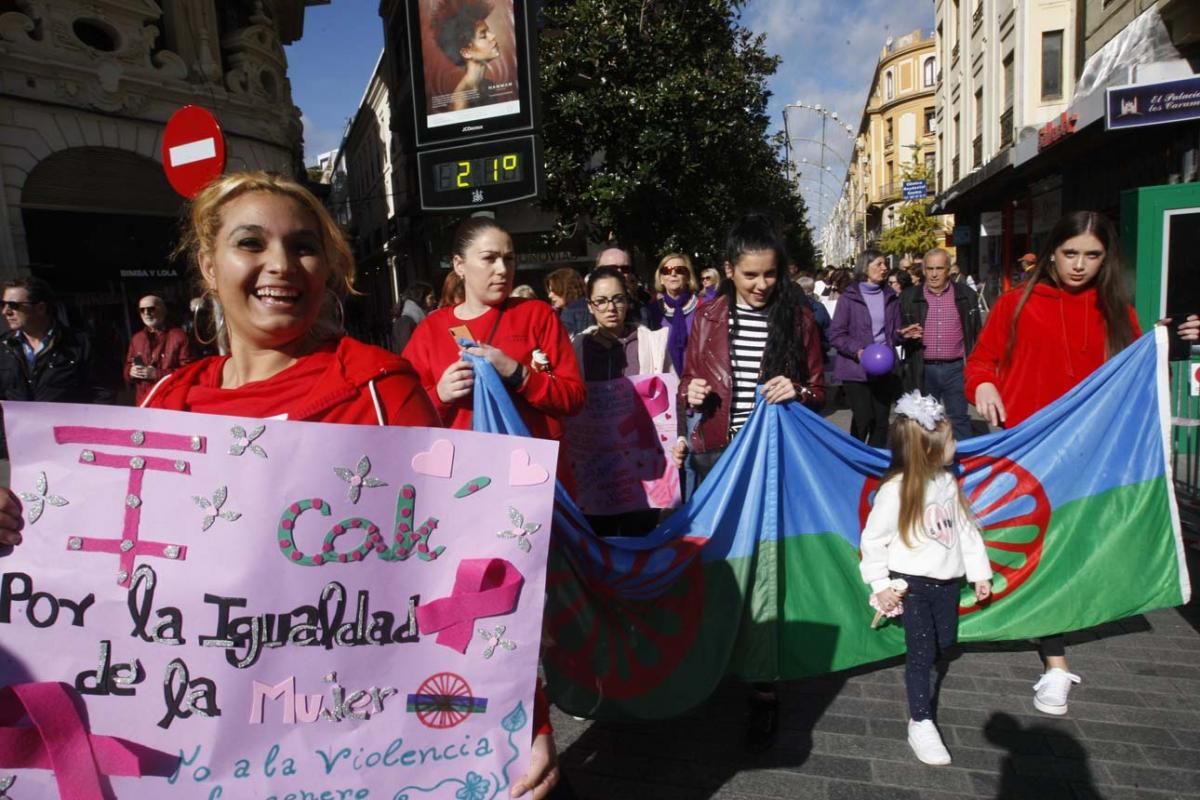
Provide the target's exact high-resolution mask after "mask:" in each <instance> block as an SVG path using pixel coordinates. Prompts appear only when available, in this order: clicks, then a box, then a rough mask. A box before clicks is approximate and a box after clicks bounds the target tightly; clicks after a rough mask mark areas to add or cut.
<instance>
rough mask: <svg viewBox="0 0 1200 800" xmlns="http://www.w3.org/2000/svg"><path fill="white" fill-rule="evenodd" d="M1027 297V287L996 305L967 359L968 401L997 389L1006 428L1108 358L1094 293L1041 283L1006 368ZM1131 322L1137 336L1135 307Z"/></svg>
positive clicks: (1064, 392)
mask: <svg viewBox="0 0 1200 800" xmlns="http://www.w3.org/2000/svg"><path fill="white" fill-rule="evenodd" d="M1024 291H1025V287H1023V286H1022V287H1019V288H1016V289H1013V290H1012V291H1010V292H1008V293H1006V294H1005V295H1003V296H1002V297H1001V298H1000V299H999V300H997V301H996V304H995V305H994V306H993V307H992V313H991V314H990V315H989V316H988V321H987V324H986V325H984V326H983V332H982V333H980V334H979V341H978V342H976V344H975V349H974V350H972V351H971V355H970V356H969V357H968V358H967V366H966V373H965V375H964V377H965V381H966V388H967V399H969V400H970V401H971V402H972V403H974V402H975V392H976V391H977V390H978V389H979V385H980V384H983V383H993V384H995V385H996V388H997V389H998V390H999V391H1000V399H1001V400H1002V401H1003V402H1004V410H1005V412H1006V413H1007V420H1006V421H1005V423H1004V424H1005V427H1008V428H1011V427H1013V426H1014V425H1018V424H1020V423H1021V422H1023V421H1024V420H1026V419H1028V418H1029V417H1030V416H1032V415H1033V414H1035V413H1036V412H1038V411H1040V410H1042V409H1043V408H1045V407H1046V406H1048V405H1050V404H1051V403H1053V402H1054V401H1055V400H1057V399H1058V398H1060V397H1062V396H1063V395H1064V394H1066V393H1067V392H1068V391H1070V390H1071V389H1072V388H1074V387H1075V385H1076V384H1077V383H1079V382H1080V381H1082V380H1083V379H1084V378H1086V377H1087V376H1088V375H1091V374H1092V373H1093V372H1095V371H1096V369H1097V368H1098V367H1099V366H1100V365H1101V364H1103V363H1104V362H1105V360H1106V359H1107V357H1108V354H1107V353H1106V352H1105V347H1106V342H1105V331H1106V329H1105V325H1104V318H1103V316H1101V313H1100V309H1099V307H1098V306H1097V305H1096V296H1097V293H1096V289H1095V287H1091V288H1088V289H1084V290H1083V291H1081V292H1068V291H1064V290H1063V289H1059V288H1058V287H1055V286H1051V285H1049V284H1045V283H1041V284H1038V285H1037V286H1035V287H1033V293H1032V294H1030V295H1029V302H1027V303H1026V304H1025V307H1024V308H1022V309H1021V317H1020V320H1019V321H1018V323H1017V339H1016V342H1015V343H1014V344H1013V350H1012V358H1011V360H1009V361H1007V362H1006V361H1005V358H1004V351H1005V347H1006V346H1007V344H1008V339H1009V331H1011V330H1012V320H1013V314H1014V313H1015V312H1016V310H1017V303H1018V302H1020V300H1021V294H1022V293H1023V292H1024ZM1129 319H1130V322H1131V324H1132V325H1133V332H1134V335H1135V336H1136V335H1137V334H1138V332H1139V328H1138V322H1137V316H1136V314H1135V313H1134V310H1133V308H1132V307H1130V308H1129Z"/></svg>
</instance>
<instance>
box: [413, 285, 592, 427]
mask: <svg viewBox="0 0 1200 800" xmlns="http://www.w3.org/2000/svg"><path fill="white" fill-rule="evenodd" d="M501 309H502V310H503V313H501ZM497 317H499V321H498V322H497ZM460 325H461V326H464V327H466V328H467V329H468V330H469V331H470V332H471V337H472V338H473V339H474V340H475V341H477V342H485V343H490V344H491V345H492V346H493V347H497V348H499V349H500V350H503V351H504V353H505V355H507V356H509V357H510V358H514V359H516V360H517V361H518V362H520V363H521V364H524V365H525V369H526V371H527V372H528V373H529V379H528V380H526V381H525V385H524V386H522V387H521V388H520V389H519V390H518V391H516V392H514V393H513V402H514V403H515V405H516V407H517V411H518V412H519V413H520V414H521V419H523V420H524V421H525V424H526V425H527V426H528V427H529V432H530V433H531V434H533V435H534V436H536V437H538V438H540V439H556V440H557V439H561V438H562V430H563V426H562V418H563V417H569V416H572V415H574V414H578V413H579V412H580V411H581V410H582V409H583V404H584V401H585V400H586V399H587V387H586V386H585V384H584V382H583V376H582V375H581V374H580V372H579V364H578V363H577V362H576V360H575V349H574V348H573V347H572V346H571V338H570V336H568V335H567V330H566V328H564V327H563V326H562V323H561V322H559V320H558V316H557V315H556V314H555V313H554V309H552V308H550V306H549V305H547V304H546V303H543V302H541V301H540V300H524V299H519V298H513V299H510V300H508V301H506V302H505V303H504V305H503V306H501V307H500V308H492V309H489V310H488V311H487V313H485V314H483V315H482V316H479V317H476V318H475V319H472V320H461V319H459V318H458V317H456V316H454V309H453V308H452V307H449V306H447V307H445V308H439V309H438V310H437V311H434V312H433V313H431V314H430V315H429V316H427V317H426V318H425V319H424V320H423V321H422V322H421V324H420V325H418V326H417V329H416V330H415V331H413V335H412V338H411V339H409V340H408V345H407V346H406V347H405V348H404V357H405V358H407V359H408V360H409V361H410V362H412V365H413V368H414V369H416V371H417V375H419V376H420V379H421V383H422V385H424V387H425V391H426V392H427V393H428V394H429V399H430V400H431V401H432V402H433V405H434V408H436V409H437V411H438V414H439V415H440V416H441V418H442V421H443V422H444V423H445V425H446V427H448V428H457V429H460V430H470V428H471V397H470V395H468V396H467V397H465V398H463V399H462V400H459V401H458V402H455V403H451V404H446V403H443V402H442V401H441V398H439V397H438V393H437V385H438V381H439V380H441V377H442V373H444V372H445V371H446V368H447V367H449V366H450V365H451V364H453V363H454V362H455V361H457V360H458V354H459V351H460V350H461V349H462V348H460V347H459V345H458V342H457V341H455V338H454V336H453V335H452V334H451V333H450V329H451V328H454V327H457V326H460ZM535 349H540V350H541V351H542V352H544V353H545V354H546V356H547V357H548V358H549V359H550V369H549V371H547V372H538V371H536V370H533V369H532V368H531V366H530V365H531V364H532V361H533V351H534V350H535Z"/></svg>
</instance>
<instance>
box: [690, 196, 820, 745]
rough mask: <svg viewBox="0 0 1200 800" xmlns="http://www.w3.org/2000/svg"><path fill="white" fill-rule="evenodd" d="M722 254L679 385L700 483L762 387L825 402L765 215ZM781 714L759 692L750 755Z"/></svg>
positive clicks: (800, 305) (812, 349)
mask: <svg viewBox="0 0 1200 800" xmlns="http://www.w3.org/2000/svg"><path fill="white" fill-rule="evenodd" d="M725 250H726V259H727V260H726V262H725V275H726V277H727V278H728V280H726V281H725V282H724V283H723V284H722V287H721V293H720V295H719V296H718V297H717V299H716V300H714V301H712V302H711V303H706V304H705V305H703V306H701V307H700V309H699V310H697V311H696V317H695V322H694V324H693V327H692V334H691V337H690V338H689V339H688V345H687V353H686V355H685V357H684V365H683V374H682V376H681V377H680V381H679V393H680V399H681V401H682V402H683V403H685V404H686V406H687V408H688V413H690V414H696V413H699V414H700V420H699V422H698V423H697V424H696V425H695V426H694V427H692V429H691V435H690V436H689V437H688V439H687V440H686V445H687V446H688V447H690V448H691V450H692V467H693V469H694V470H695V472H696V477H697V481H703V480H704V478H705V477H706V476H707V475H708V473H709V472H710V471H711V470H712V468H713V465H714V464H716V462H717V459H718V458H720V456H721V454H722V453H723V452H725V448H726V447H728V446H729V442H730V441H731V439H732V438H733V436H734V435H735V434H736V433H737V432H738V431H739V430H741V428H742V426H743V425H744V424H745V423H746V420H747V419H748V418H749V416H750V412H751V411H753V410H754V404H755V392H756V391H757V387H758V386H759V385H760V384H761V385H762V387H763V388H762V394H763V399H765V400H766V402H768V403H786V402H789V401H791V400H799V401H800V402H802V403H805V404H806V405H808V406H810V407H811V408H813V409H819V408H820V407H821V405H822V404H823V403H824V402H825V375H824V371H823V365H822V357H821V334H820V331H819V330H818V329H817V324H816V322H815V321H814V320H813V315H812V311H811V310H810V309H809V307H808V302H807V301H806V300H805V297H804V292H803V291H802V290H801V289H800V287H799V286H797V285H796V284H794V283H792V281H790V280H788V279H787V276H786V275H783V274H781V272H782V271H783V270H784V269H785V268H786V265H787V263H788V259H787V253H786V252H785V251H784V248H783V243H782V240H781V239H780V237H779V234H778V233H776V231H775V228H774V225H773V224H772V223H771V221H770V220H769V219H768V218H767V217H764V216H762V215H759V214H750V215H747V216H745V217H743V218H742V219H741V220H740V221H739V222H738V223H737V224H736V225H734V226H733V229H732V230H731V231H730V232H729V236H728V237H727V239H726V245H725ZM681 445H682V443H681ZM682 449H683V447H682V446H680V447H678V448H677V450H676V454H677V455H679V454H680V453H681V451H682ZM778 709H779V705H778V700H777V699H776V694H775V688H774V686H773V685H771V684H769V683H768V684H756V685H755V687H754V690H753V692H752V693H751V695H750V723H749V727H748V729H747V731H746V747H747V748H748V749H750V750H752V751H763V750H766V749H767V748H769V747H770V746H771V744H772V743H773V742H774V740H775V734H776V732H777V731H778V724H779V723H778V720H779V715H778Z"/></svg>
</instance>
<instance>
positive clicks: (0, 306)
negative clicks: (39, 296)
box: [0, 300, 33, 311]
mask: <svg viewBox="0 0 1200 800" xmlns="http://www.w3.org/2000/svg"><path fill="white" fill-rule="evenodd" d="M31 305H33V303H31V302H29V301H28V300H4V301H0V311H8V310H9V309H12V310H13V311H20V310H21V306H31Z"/></svg>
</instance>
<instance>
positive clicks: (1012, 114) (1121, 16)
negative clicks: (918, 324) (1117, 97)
mask: <svg viewBox="0 0 1200 800" xmlns="http://www.w3.org/2000/svg"><path fill="white" fill-rule="evenodd" d="M935 11H936V26H937V37H938V48H939V52H940V53H942V55H943V58H944V59H945V63H946V64H947V67H946V69H945V70H944V71H943V75H942V81H941V85H940V86H939V90H938V98H937V119H938V138H939V145H940V147H939V152H940V153H941V155H940V156H939V158H938V163H937V169H938V173H939V187H940V193H939V195H938V197H937V198H936V200H935V203H934V206H935V209H936V210H939V211H942V212H951V213H953V214H954V215H955V221H956V225H955V229H954V241H955V243H956V244H957V245H958V248H959V251H958V252H959V262H960V266H961V267H962V268H963V269H964V271H966V272H968V273H972V274H975V275H977V276H978V277H979V279H980V280H981V281H982V282H983V283H984V284H985V285H986V287H987V291H988V292H989V294H991V295H992V296H994V295H995V294H998V293H999V292H1001V291H1003V290H1004V289H1006V288H1008V287H1009V286H1010V285H1011V283H1012V281H1013V280H1014V279H1015V278H1017V277H1018V273H1017V272H1016V269H1015V264H1016V261H1017V259H1019V258H1020V256H1021V255H1022V254H1024V253H1026V252H1035V253H1036V252H1038V251H1039V250H1040V249H1041V248H1042V247H1043V246H1044V245H1045V243H1046V240H1047V238H1048V235H1049V232H1050V230H1051V228H1052V227H1053V226H1054V224H1055V222H1056V221H1057V220H1058V219H1059V218H1060V217H1061V216H1062V214H1063V213H1065V212H1067V211H1071V210H1076V209H1092V210H1098V211H1102V212H1104V213H1106V214H1107V215H1109V216H1110V217H1113V218H1114V219H1119V217H1120V206H1121V202H1122V199H1121V198H1122V193H1124V192H1127V191H1129V190H1131V189H1135V188H1137V187H1143V186H1150V185H1155V184H1165V183H1168V182H1170V181H1179V180H1181V179H1182V180H1195V177H1194V174H1193V176H1192V177H1190V178H1188V177H1186V174H1187V170H1186V169H1185V168H1184V163H1185V161H1186V162H1187V163H1194V162H1195V152H1196V148H1197V147H1200V137H1198V136H1197V133H1198V130H1200V128H1198V126H1197V124H1196V123H1195V122H1194V121H1192V122H1187V121H1182V122H1178V123H1175V124H1171V125H1162V126H1158V125H1155V126H1150V127H1143V128H1131V129H1128V130H1107V129H1106V123H1105V119H1104V118H1105V100H1106V92H1105V90H1106V89H1107V88H1109V87H1115V86H1122V85H1128V84H1135V83H1146V82H1152V81H1154V80H1161V79H1167V78H1186V77H1189V76H1191V74H1192V69H1191V67H1190V65H1189V62H1188V60H1187V59H1188V56H1189V55H1190V56H1192V57H1193V58H1194V56H1195V54H1196V51H1197V39H1198V37H1200V4H1196V3H1192V2H1188V1H1187V0H1159V1H1158V2H1153V1H1152V0H1086V1H1085V2H1074V0H1028V2H1016V1H1015V0H937V2H936V4H935ZM1189 152H1191V153H1192V155H1191V156H1188V155H1187V154H1188V153H1189ZM1193 173H1194V170H1193Z"/></svg>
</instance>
